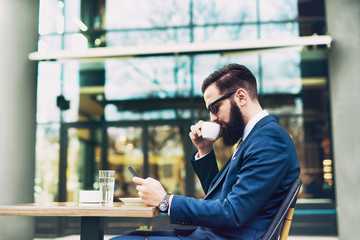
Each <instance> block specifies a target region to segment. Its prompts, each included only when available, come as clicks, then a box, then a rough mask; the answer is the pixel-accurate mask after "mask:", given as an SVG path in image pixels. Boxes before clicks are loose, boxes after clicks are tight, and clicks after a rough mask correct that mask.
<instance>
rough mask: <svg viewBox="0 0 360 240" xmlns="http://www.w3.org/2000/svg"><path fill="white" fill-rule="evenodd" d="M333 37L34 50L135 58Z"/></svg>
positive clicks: (37, 57) (40, 57)
mask: <svg viewBox="0 0 360 240" xmlns="http://www.w3.org/2000/svg"><path fill="white" fill-rule="evenodd" d="M331 41H332V39H331V37H330V36H328V35H323V36H318V35H314V36H307V37H296V38H282V39H257V40H239V41H228V42H196V43H169V44H162V45H147V46H146V45H145V46H144V45H142V46H124V47H102V48H88V49H85V50H59V51H48V52H45V51H41V52H33V53H31V54H30V55H29V59H30V60H33V61H66V60H103V59H109V58H132V57H148V56H169V55H184V54H209V53H223V54H224V53H234V52H253V53H254V52H258V51H263V50H270V49H284V48H294V47H305V46H316V45H326V46H327V47H330V44H331Z"/></svg>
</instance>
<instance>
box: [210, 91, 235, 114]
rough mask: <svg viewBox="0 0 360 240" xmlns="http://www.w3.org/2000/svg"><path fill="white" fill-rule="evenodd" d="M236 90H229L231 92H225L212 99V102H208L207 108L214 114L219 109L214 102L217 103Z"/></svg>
mask: <svg viewBox="0 0 360 240" xmlns="http://www.w3.org/2000/svg"><path fill="white" fill-rule="evenodd" d="M236 91H237V90H234V91H231V92H228V93H227V94H225V95H223V96H221V97H219V98H218V99H216V100H215V101H213V102H212V103H210V105H209V107H208V110H209V111H210V112H211V113H212V114H214V115H215V114H216V113H217V112H218V110H219V108H218V107H217V106H215V104H217V103H218V102H220V101H222V100H224V99H226V98H229V97H230V96H231V95H233V94H234V93H236Z"/></svg>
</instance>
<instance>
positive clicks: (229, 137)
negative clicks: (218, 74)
mask: <svg viewBox="0 0 360 240" xmlns="http://www.w3.org/2000/svg"><path fill="white" fill-rule="evenodd" d="M224 94H226V93H224ZM221 96H223V94H220V92H219V90H218V89H217V87H216V86H215V84H212V85H210V86H209V87H208V88H207V89H206V91H205V93H204V100H205V104H206V107H208V106H209V105H210V104H211V103H213V102H214V101H215V100H216V99H218V98H219V97H221ZM216 107H217V108H218V111H217V113H216V114H212V113H210V118H211V121H212V122H216V123H219V124H220V125H221V135H222V137H223V141H224V144H225V145H227V146H232V145H234V144H235V143H236V142H237V141H238V140H239V139H240V138H241V137H242V134H243V132H244V127H245V123H244V118H243V116H242V113H241V111H240V109H239V107H238V106H237V104H236V102H235V101H234V96H231V97H229V98H227V99H224V100H222V101H220V102H218V103H217V104H216Z"/></svg>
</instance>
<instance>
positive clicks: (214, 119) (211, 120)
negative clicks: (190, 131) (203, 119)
mask: <svg viewBox="0 0 360 240" xmlns="http://www.w3.org/2000/svg"><path fill="white" fill-rule="evenodd" d="M216 120H218V117H217V116H216V114H212V113H210V122H216Z"/></svg>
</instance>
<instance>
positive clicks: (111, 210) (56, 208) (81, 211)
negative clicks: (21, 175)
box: [0, 202, 159, 217]
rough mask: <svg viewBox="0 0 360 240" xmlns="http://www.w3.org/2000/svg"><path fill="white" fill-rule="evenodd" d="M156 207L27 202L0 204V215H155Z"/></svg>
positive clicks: (156, 213)
mask: <svg viewBox="0 0 360 240" xmlns="http://www.w3.org/2000/svg"><path fill="white" fill-rule="evenodd" d="M157 215H159V211H158V209H157V208H156V207H152V206H147V205H145V204H142V203H137V204H127V203H122V202H114V204H113V206H101V205H100V204H79V203H74V202H52V203H29V204H18V205H5V206H0V216H62V217H155V216H157Z"/></svg>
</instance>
